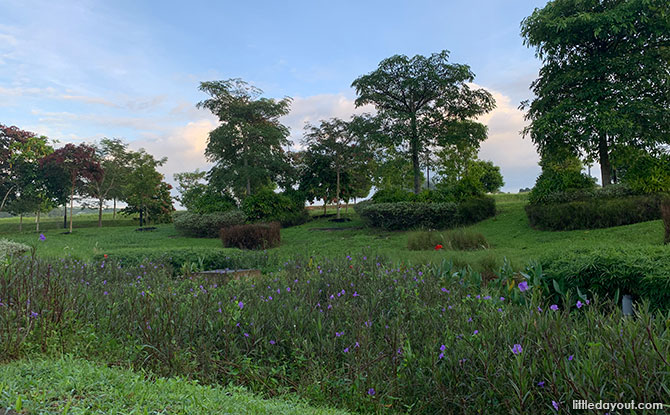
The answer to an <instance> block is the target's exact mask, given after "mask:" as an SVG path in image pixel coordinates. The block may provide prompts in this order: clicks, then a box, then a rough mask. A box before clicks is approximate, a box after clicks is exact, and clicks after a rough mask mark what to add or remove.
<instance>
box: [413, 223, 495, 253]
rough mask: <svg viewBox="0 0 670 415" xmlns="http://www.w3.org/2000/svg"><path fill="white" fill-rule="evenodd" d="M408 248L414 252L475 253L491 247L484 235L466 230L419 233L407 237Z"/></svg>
mask: <svg viewBox="0 0 670 415" xmlns="http://www.w3.org/2000/svg"><path fill="white" fill-rule="evenodd" d="M407 247H408V248H409V249H410V250H412V251H419V250H430V249H438V250H439V249H442V248H444V249H450V250H454V251H475V250H478V249H486V248H488V247H489V244H488V242H487V241H486V238H485V237H484V235H482V234H481V233H479V232H474V231H471V230H468V229H465V228H459V229H454V230H451V231H418V232H412V233H410V234H409V236H408V237H407Z"/></svg>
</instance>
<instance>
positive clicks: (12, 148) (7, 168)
mask: <svg viewBox="0 0 670 415" xmlns="http://www.w3.org/2000/svg"><path fill="white" fill-rule="evenodd" d="M35 136H36V134H34V133H31V132H30V131H24V130H21V129H20V128H18V127H14V126H12V127H7V126H6V125H3V124H0V212H1V211H2V209H3V208H4V207H5V204H6V203H7V201H8V200H11V199H12V197H13V195H14V194H15V192H16V191H17V189H18V184H17V182H18V177H17V169H16V167H17V165H16V163H15V162H14V159H15V153H16V152H17V151H20V150H21V146H20V144H23V143H25V142H26V141H27V140H28V139H30V138H31V137H35Z"/></svg>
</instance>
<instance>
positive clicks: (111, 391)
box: [0, 357, 347, 415]
mask: <svg viewBox="0 0 670 415" xmlns="http://www.w3.org/2000/svg"><path fill="white" fill-rule="evenodd" d="M8 408H11V409H12V410H15V411H16V412H11V413H21V414H23V413H29V414H47V413H49V414H51V413H58V414H65V413H67V414H73V415H74V414H203V415H205V414H278V415H289V414H295V415H298V414H313V415H337V414H342V415H343V414H346V413H347V412H344V411H341V410H332V409H322V408H313V407H310V406H308V405H306V404H305V403H303V402H301V401H299V400H297V399H293V400H290V399H272V400H265V399H261V398H260V397H258V396H255V395H253V394H251V393H249V392H246V391H245V390H244V389H242V388H235V387H212V386H203V385H199V384H197V383H196V382H193V381H189V380H186V379H180V378H170V379H166V378H156V377H154V376H151V375H150V374H147V373H134V372H132V371H130V370H125V369H120V368H109V367H105V366H100V365H97V364H95V363H92V362H88V361H85V360H80V359H73V358H69V357H64V358H61V359H46V358H40V359H36V360H22V361H16V362H12V363H9V364H6V365H0V413H2V414H4V413H5V410H6V409H8Z"/></svg>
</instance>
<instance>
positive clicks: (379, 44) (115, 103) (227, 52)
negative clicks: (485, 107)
mask: <svg viewBox="0 0 670 415" xmlns="http://www.w3.org/2000/svg"><path fill="white" fill-rule="evenodd" d="M544 4H546V0H542V1H539V0H471V1H453V0H442V1H426V0H414V1H396V0H386V1H377V0H359V1H342V0H341V1H329V2H325V1H320V0H311V1H284V2H279V1H253V0H249V1H246V2H242V1H197V0H191V1H160V2H157V1H136V0H133V1H126V0H115V1H93V0H90V1H87V0H83V1H70V0H60V1H32V0H0V123H1V124H5V125H16V126H18V127H20V128H22V129H24V130H29V131H32V132H35V133H38V134H41V135H46V136H47V137H49V138H51V139H56V140H58V141H59V144H58V145H63V144H64V143H68V142H72V143H81V142H88V143H92V142H95V141H97V140H99V139H100V138H102V137H115V138H121V139H123V140H125V141H127V142H128V143H130V147H131V148H133V149H139V148H145V149H146V150H147V151H149V152H150V153H152V154H154V155H155V156H156V157H158V158H160V157H167V158H168V161H167V163H166V164H165V165H164V166H163V167H162V168H161V171H162V173H164V174H165V176H166V179H167V180H168V181H169V182H173V180H172V175H173V174H174V173H177V172H183V171H193V170H195V169H196V168H199V169H201V170H207V169H208V168H209V167H210V166H211V164H209V163H208V162H207V160H206V159H205V156H204V150H205V147H206V145H207V135H208V133H209V131H211V130H212V129H214V128H215V127H216V126H217V119H216V118H215V117H214V116H213V115H212V114H211V113H209V112H207V111H206V110H200V109H197V108H196V104H197V103H198V102H199V101H201V100H203V99H205V98H207V96H206V95H205V94H204V93H202V92H200V91H199V90H198V86H199V84H200V82H201V81H210V80H222V79H228V78H242V79H243V80H245V81H247V82H249V83H250V84H252V85H254V86H256V87H259V88H261V89H262V90H263V91H264V96H266V97H270V98H283V97H286V96H288V97H291V98H293V103H292V107H291V113H290V114H289V115H287V116H286V117H284V118H283V119H282V121H283V122H284V124H285V125H287V126H289V127H290V129H291V140H292V141H293V142H294V143H298V142H299V141H300V140H301V137H302V133H303V127H304V125H305V123H306V122H311V123H314V122H318V121H319V120H321V119H326V118H330V117H334V116H337V117H341V118H345V119H346V118H348V117H349V116H350V115H352V114H354V113H360V112H362V111H364V110H366V109H365V108H358V109H357V108H355V105H354V100H355V97H356V94H355V91H354V90H353V88H351V83H352V81H353V80H354V79H356V78H357V77H358V76H360V75H363V74H366V73H369V72H371V71H373V70H375V69H376V67H377V65H378V64H379V62H380V61H381V60H383V59H385V58H387V57H390V56H392V55H395V54H403V55H407V56H414V55H417V54H420V55H430V54H431V53H435V52H439V51H442V50H445V49H446V50H449V51H450V61H451V62H454V63H461V64H467V65H470V67H471V69H472V71H473V72H474V73H475V75H476V78H475V81H474V83H475V84H476V85H478V86H480V87H483V88H486V89H487V90H489V91H490V92H491V93H492V94H493V96H494V97H495V99H496V102H497V107H496V109H495V110H494V111H492V112H491V113H489V114H487V115H485V116H483V117H481V122H483V123H485V124H486V125H487V126H488V127H489V137H488V139H487V141H485V142H484V143H483V144H482V146H481V150H480V158H482V159H484V160H491V161H493V162H494V163H495V164H496V165H498V166H500V167H501V171H502V173H503V176H504V180H505V186H504V187H503V191H507V192H516V191H518V190H519V189H520V188H524V187H532V185H533V184H534V182H535V179H536V177H537V175H538V174H539V172H540V168H539V167H538V165H537V162H538V159H539V158H538V156H537V153H536V152H535V149H534V146H533V145H532V143H531V142H530V140H529V139H524V138H523V137H522V135H521V133H520V131H521V130H522V129H523V127H524V125H525V121H524V117H523V112H522V111H520V110H519V109H518V107H519V104H520V102H521V101H523V100H526V99H529V98H532V93H531V91H530V90H529V86H530V83H531V82H532V81H533V79H535V78H536V77H537V74H538V70H539V68H540V61H539V59H537V58H536V56H535V51H534V50H532V49H529V48H527V47H526V46H524V44H523V39H522V38H521V36H520V23H521V21H522V19H523V18H524V17H526V16H528V15H530V14H531V13H532V11H533V9H534V8H536V7H543V6H544ZM368 110H369V109H368Z"/></svg>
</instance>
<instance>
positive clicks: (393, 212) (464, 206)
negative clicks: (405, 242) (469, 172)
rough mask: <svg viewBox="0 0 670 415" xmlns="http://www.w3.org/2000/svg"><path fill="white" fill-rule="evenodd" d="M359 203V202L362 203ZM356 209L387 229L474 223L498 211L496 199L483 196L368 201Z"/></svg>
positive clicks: (366, 219) (377, 225) (444, 226)
mask: <svg viewBox="0 0 670 415" xmlns="http://www.w3.org/2000/svg"><path fill="white" fill-rule="evenodd" d="M359 205H360V204H359ZM356 211H357V213H358V214H359V215H360V216H361V218H362V219H363V220H365V221H366V222H367V223H368V225H369V226H372V227H377V228H383V229H388V230H404V229H417V228H425V229H448V228H453V227H456V226H459V225H467V224H471V223H475V222H478V221H481V220H483V219H486V218H488V217H491V216H493V215H495V199H493V198H492V197H490V196H480V197H476V198H471V199H466V200H464V201H463V202H461V203H460V204H456V203H453V202H445V203H425V202H399V203H365V204H364V205H361V206H357V207H356Z"/></svg>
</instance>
